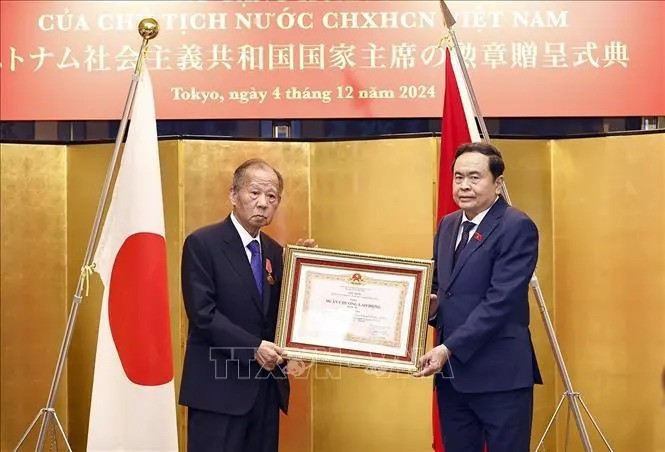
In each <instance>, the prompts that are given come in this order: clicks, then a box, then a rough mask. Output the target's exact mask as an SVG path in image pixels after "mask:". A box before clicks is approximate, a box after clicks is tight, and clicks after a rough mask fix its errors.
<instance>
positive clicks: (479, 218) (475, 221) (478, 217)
mask: <svg viewBox="0 0 665 452" xmlns="http://www.w3.org/2000/svg"><path fill="white" fill-rule="evenodd" d="M497 199H499V197H498V196H497V197H496V198H495V199H494V202H496V200H497ZM494 202H493V203H492V206H493V205H494ZM492 206H489V207H488V208H487V209H485V210H483V211H482V212H480V213H479V214H478V215H476V216H475V217H473V220H469V219H468V218H467V217H466V213H464V212H462V224H464V222H465V221H470V222H471V223H473V224H474V225H475V226H474V227H472V228H471V230H470V231H469V240H471V237H473V234H474V233H475V232H476V230H477V229H478V225H479V224H480V222H481V221H483V218H485V215H487V212H489V211H490V209H491V208H492ZM462 232H464V228H462V227H460V228H459V231H457V240H455V248H457V245H459V242H460V240H462ZM466 243H469V242H466Z"/></svg>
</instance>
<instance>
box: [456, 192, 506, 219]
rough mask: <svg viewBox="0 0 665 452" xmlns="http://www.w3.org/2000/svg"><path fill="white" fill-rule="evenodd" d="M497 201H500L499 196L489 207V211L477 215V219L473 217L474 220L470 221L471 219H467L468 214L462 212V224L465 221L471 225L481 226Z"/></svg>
mask: <svg viewBox="0 0 665 452" xmlns="http://www.w3.org/2000/svg"><path fill="white" fill-rule="evenodd" d="M497 199H499V196H497V197H496V198H494V202H493V203H492V205H491V206H489V207H488V208H487V209H485V210H483V211H482V212H480V213H479V214H478V215H476V216H475V217H473V220H469V219H468V218H467V217H466V213H465V212H464V211H462V223H464V222H465V221H470V222H471V223H473V224H475V225H476V226H478V225H479V224H480V222H481V221H483V218H485V215H487V212H489V211H490V209H491V208H492V206H493V205H494V203H495V202H496V201H497Z"/></svg>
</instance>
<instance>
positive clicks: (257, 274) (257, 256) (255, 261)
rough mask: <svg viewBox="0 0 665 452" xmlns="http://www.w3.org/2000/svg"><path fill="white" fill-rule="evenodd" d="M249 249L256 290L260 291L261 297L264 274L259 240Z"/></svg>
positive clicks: (250, 244)
mask: <svg viewBox="0 0 665 452" xmlns="http://www.w3.org/2000/svg"><path fill="white" fill-rule="evenodd" d="M247 248H248V249H249V250H250V251H251V252H252V258H251V260H250V265H251V267H252V273H254V280H255V281H256V288H257V289H258V290H259V295H263V272H262V271H261V250H260V247H259V242H258V241H257V240H252V241H251V242H249V244H248V245H247Z"/></svg>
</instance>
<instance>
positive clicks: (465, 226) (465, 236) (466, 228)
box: [453, 221, 476, 267]
mask: <svg viewBox="0 0 665 452" xmlns="http://www.w3.org/2000/svg"><path fill="white" fill-rule="evenodd" d="M475 225H476V224H475V223H472V222H470V221H465V222H464V223H462V239H461V240H460V241H459V243H458V244H457V248H455V254H454V255H453V267H454V266H455V263H456V262H457V258H458V257H459V255H460V254H462V250H463V249H464V247H465V246H466V244H467V243H469V232H471V229H473V227H474V226H475Z"/></svg>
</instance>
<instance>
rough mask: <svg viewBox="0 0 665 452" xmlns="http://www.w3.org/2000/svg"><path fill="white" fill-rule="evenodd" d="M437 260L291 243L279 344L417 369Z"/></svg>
mask: <svg viewBox="0 0 665 452" xmlns="http://www.w3.org/2000/svg"><path fill="white" fill-rule="evenodd" d="M432 266H433V265H432V262H431V261H428V260H418V259H407V258H395V257H387V256H376V255H368V254H358V253H346V252H342V251H337V250H323V249H318V248H303V247H291V246H289V247H287V249H286V254H285V275H284V278H283V282H282V297H281V299H280V310H279V318H278V326H277V328H278V331H277V340H276V342H277V345H279V346H280V347H283V348H285V350H286V353H287V356H288V357H289V358H300V359H305V360H310V361H315V362H324V363H329V364H342V365H348V366H353V367H367V368H374V369H382V370H387V371H395V372H411V371H415V370H416V364H417V360H418V358H419V357H420V356H421V355H422V352H423V348H424V339H425V332H426V328H427V317H428V308H429V294H430V288H431V280H432V279H431V278H432Z"/></svg>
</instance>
